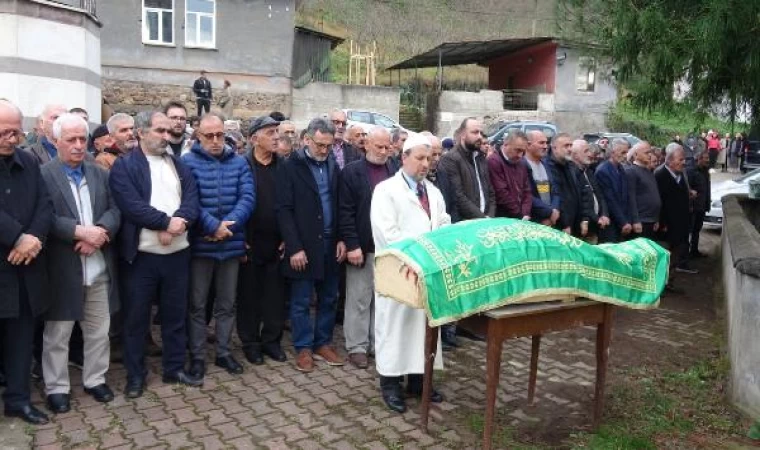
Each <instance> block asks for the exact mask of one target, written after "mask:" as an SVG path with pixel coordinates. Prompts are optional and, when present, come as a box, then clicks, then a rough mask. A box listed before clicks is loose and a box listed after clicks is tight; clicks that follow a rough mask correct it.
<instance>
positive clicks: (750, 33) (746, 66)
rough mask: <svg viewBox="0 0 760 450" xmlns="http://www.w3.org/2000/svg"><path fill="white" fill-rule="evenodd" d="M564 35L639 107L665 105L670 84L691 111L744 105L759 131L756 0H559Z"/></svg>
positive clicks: (759, 7)
mask: <svg viewBox="0 0 760 450" xmlns="http://www.w3.org/2000/svg"><path fill="white" fill-rule="evenodd" d="M557 7H558V9H559V10H558V15H557V17H563V18H566V20H565V21H564V23H559V24H558V26H559V28H560V30H561V34H562V35H563V37H566V38H569V39H574V40H577V41H580V42H582V43H585V44H588V45H589V48H592V49H593V50H592V51H593V52H594V53H595V54H596V55H597V56H598V57H600V58H603V59H605V60H606V61H607V62H609V63H611V66H612V67H614V70H613V71H612V74H611V75H612V77H613V78H614V79H615V81H616V82H617V83H618V84H620V85H621V86H623V87H625V88H626V89H628V90H629V91H631V92H632V99H631V100H632V103H633V104H634V105H635V106H637V107H639V108H642V109H652V108H655V107H658V108H663V107H664V108H670V107H672V106H673V105H674V98H673V94H674V86H675V84H676V83H677V82H680V81H684V82H685V83H686V85H688V86H689V87H690V89H689V91H688V93H687V94H686V96H685V99H684V101H686V102H689V103H690V104H692V105H693V106H694V107H695V108H696V109H697V110H698V111H701V112H706V111H709V110H710V109H711V108H712V107H713V106H714V105H715V104H716V103H720V102H728V104H729V105H730V111H729V115H730V117H731V120H732V121H734V120H735V118H736V115H737V111H738V110H739V108H741V107H744V106H746V107H748V108H749V110H750V112H751V117H752V132H753V134H760V40H759V39H757V34H758V32H759V31H760V1H757V0H752V1H748V0H558V6H557Z"/></svg>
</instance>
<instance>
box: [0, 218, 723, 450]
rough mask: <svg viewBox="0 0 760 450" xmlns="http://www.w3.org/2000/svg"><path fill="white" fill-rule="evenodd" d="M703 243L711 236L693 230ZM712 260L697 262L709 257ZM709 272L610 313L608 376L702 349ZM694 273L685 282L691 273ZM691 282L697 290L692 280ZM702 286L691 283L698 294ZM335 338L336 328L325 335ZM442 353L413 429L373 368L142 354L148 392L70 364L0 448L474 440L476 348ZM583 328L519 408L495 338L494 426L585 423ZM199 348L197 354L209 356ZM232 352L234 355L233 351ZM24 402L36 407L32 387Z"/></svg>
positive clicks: (523, 378) (550, 339)
mask: <svg viewBox="0 0 760 450" xmlns="http://www.w3.org/2000/svg"><path fill="white" fill-rule="evenodd" d="M704 235H705V238H703V243H704V244H703V245H704V248H706V249H708V250H710V251H712V252H713V255H715V246H716V244H717V243H718V235H716V234H714V233H705V234H704ZM715 258H716V257H715V256H713V258H712V259H710V260H707V261H705V262H701V263H700V265H701V266H703V267H708V266H709V265H713V264H716V263H717V259H715ZM714 278H715V275H714V274H713V275H705V276H701V277H698V278H691V279H688V278H685V279H682V281H680V282H681V283H684V284H687V285H689V286H688V289H687V295H686V296H679V297H670V298H668V297H666V298H664V299H663V302H662V305H661V308H660V309H658V310H654V311H647V312H636V311H619V312H618V314H617V317H616V325H615V329H614V335H613V340H612V344H611V360H610V370H611V374H610V379H609V382H608V392H609V391H610V389H609V387H610V385H614V383H615V373H616V372H618V371H622V370H627V369H629V368H631V367H636V366H637V365H645V364H646V365H649V364H659V365H663V366H668V365H675V366H678V365H679V364H680V363H684V364H686V363H688V361H691V360H693V359H694V358H695V356H694V355H700V354H703V353H704V351H705V350H704V349H705V348H712V347H713V346H714V337H713V330H714V328H715V322H714V321H715V317H714V313H713V311H712V307H711V299H710V293H709V292H707V293H706V294H707V295H704V294H705V292H704V286H711V285H712V283H714V282H716V281H719V280H717V279H714ZM692 280H698V281H697V282H696V284H694V281H692ZM700 286H702V287H700ZM700 289H702V291H700ZM340 335H342V330H341V329H340V328H338V329H336V336H340ZM463 343H464V346H463V347H462V348H460V349H458V350H456V351H455V352H453V353H446V355H445V360H446V370H445V371H444V372H443V373H441V374H438V375H437V386H438V388H439V390H440V391H441V392H442V393H443V394H444V395H445V396H446V398H447V401H446V402H444V403H442V404H441V405H435V406H434V409H433V411H432V424H431V434H430V435H425V434H422V433H421V432H420V431H419V429H418V428H417V425H418V419H419V416H418V414H417V412H416V411H417V409H418V403H417V402H416V401H414V400H410V401H409V406H410V411H409V412H407V413H406V414H405V415H397V414H393V413H391V412H389V411H388V410H387V409H386V408H385V406H384V405H383V403H382V400H381V398H380V393H379V389H378V386H377V377H376V373H375V372H374V371H373V370H357V369H354V368H353V367H351V366H345V367H338V368H335V367H327V366H325V365H323V364H321V365H318V369H317V370H316V371H315V372H314V373H312V374H308V375H305V374H301V373H299V372H297V371H296V370H295V369H294V368H293V365H292V359H293V354H292V351H290V350H289V351H290V353H289V357H290V361H289V362H286V363H273V362H272V361H269V360H268V361H267V363H266V365H264V366H258V367H255V366H251V365H249V364H247V363H245V366H246V373H245V374H244V375H242V376H231V375H228V374H227V373H226V372H224V371H222V370H220V369H218V368H216V367H214V366H213V365H211V366H210V370H209V372H210V373H209V374H208V376H207V378H206V384H205V385H204V386H203V388H201V389H192V388H180V387H174V386H167V385H164V384H162V383H161V381H160V377H159V376H157V375H156V374H157V373H159V372H158V369H159V365H160V362H159V360H158V359H156V358H151V359H150V360H149V361H150V366H151V369H152V370H151V374H150V375H149V379H148V383H149V385H148V390H147V392H146V394H145V395H144V396H143V398H141V399H138V400H135V401H130V400H126V399H125V398H124V397H123V395H121V390H122V389H123V386H124V369H123V367H122V366H121V365H120V364H117V365H114V366H113V367H112V369H111V371H110V373H109V375H108V380H109V383H110V384H111V386H112V387H113V388H114V389H115V391H116V392H117V397H116V400H115V401H114V402H112V403H110V404H108V405H101V404H98V403H96V402H94V401H93V400H91V399H90V397H89V396H87V395H86V394H84V392H83V390H82V386H81V383H80V381H79V378H80V373H79V371H78V370H75V369H73V370H72V379H73V382H74V383H75V386H74V389H73V402H72V407H73V409H72V411H71V412H70V413H68V414H63V415H59V416H55V417H53V420H52V421H51V423H50V424H48V425H46V426H42V427H38V428H36V429H35V428H33V427H28V426H25V425H24V424H23V423H21V422H18V421H9V420H7V419H4V418H0V447H1V448H4V449H5V448H25V447H27V446H28V445H30V444H29V442H30V441H33V446H34V447H35V448H40V449H58V448H118V449H128V448H211V449H213V448H241V449H242V448H264V449H266V448H270V449H291V448H292V449H353V448H364V449H394V450H396V449H410V450H411V449H418V448H420V449H422V448H424V449H445V448H457V449H469V448H478V447H479V439H480V436H479V435H478V434H477V432H476V430H478V429H479V427H480V426H481V424H482V417H483V407H484V391H485V384H484V381H485V375H484V369H485V359H484V355H485V346H484V345H483V344H481V343H476V342H472V341H463ZM593 352H594V331H593V330H592V329H579V330H574V331H571V332H563V333H553V334H550V335H547V336H545V337H544V339H543V340H542V353H541V358H540V362H539V374H538V391H537V398H536V402H535V404H534V405H527V404H526V401H525V394H526V389H527V380H528V361H529V353H530V342H529V340H527V339H523V340H516V341H510V342H508V343H507V344H506V345H505V347H504V356H503V362H502V375H501V385H500V389H499V392H498V396H499V415H498V417H497V426H498V427H501V428H507V427H509V428H511V429H514V430H516V431H517V432H518V433H519V434H520V436H521V438H523V440H525V439H528V440H530V441H533V442H541V443H548V444H550V445H551V444H555V445H557V444H558V445H560V446H561V442H562V441H563V440H564V439H566V438H567V437H568V436H569V435H570V434H571V433H574V432H577V431H580V430H587V429H588V428H589V425H590V411H591V406H592V396H593V381H594V376H595V369H594V353H593ZM210 356H211V355H209V360H211V358H210ZM236 356H238V357H239V359H240V360H241V361H242V360H243V358H242V355H241V354H240V353H239V351H238V352H237V353H236ZM34 402H35V404H37V405H38V406H39V407H43V406H44V402H43V401H42V395H41V386H39V385H37V386H35V389H34Z"/></svg>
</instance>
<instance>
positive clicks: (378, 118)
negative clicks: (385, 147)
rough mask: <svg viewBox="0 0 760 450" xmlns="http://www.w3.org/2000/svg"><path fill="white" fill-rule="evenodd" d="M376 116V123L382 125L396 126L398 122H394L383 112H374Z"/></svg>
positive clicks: (386, 126)
mask: <svg viewBox="0 0 760 450" xmlns="http://www.w3.org/2000/svg"><path fill="white" fill-rule="evenodd" d="M374 118H375V125H380V126H381V127H385V128H393V127H395V126H396V124H395V123H393V121H392V120H391V119H389V118H387V117H385V116H383V115H381V114H374Z"/></svg>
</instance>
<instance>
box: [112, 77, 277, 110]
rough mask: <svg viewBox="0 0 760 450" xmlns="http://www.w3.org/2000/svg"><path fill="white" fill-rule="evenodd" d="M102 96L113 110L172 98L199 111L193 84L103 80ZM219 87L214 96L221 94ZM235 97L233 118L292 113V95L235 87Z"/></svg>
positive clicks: (214, 107) (157, 103)
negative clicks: (247, 90)
mask: <svg viewBox="0 0 760 450" xmlns="http://www.w3.org/2000/svg"><path fill="white" fill-rule="evenodd" d="M102 89H103V96H104V97H105V99H106V100H108V103H109V104H110V105H111V108H113V110H114V112H124V113H127V114H134V113H137V112H139V111H145V110H148V109H158V108H161V107H163V105H165V104H166V103H168V102H169V101H172V100H177V101H180V102H182V103H184V104H185V106H186V107H187V112H188V114H189V115H195V114H196V112H197V111H196V105H195V96H194V95H193V91H192V89H191V87H190V86H177V85H171V84H152V83H139V82H134V81H121V80H109V79H103V84H102ZM220 93H221V91H220V90H216V94H215V95H217V96H218V95H219V94H220ZM233 96H234V97H235V103H234V105H235V106H234V109H233V117H232V118H234V119H248V118H250V117H253V116H260V115H264V114H269V113H270V112H272V111H281V112H283V113H284V114H286V115H287V114H289V113H290V101H291V100H290V96H289V95H286V94H275V93H267V92H237V91H235V90H234V88H233ZM211 110H212V111H214V112H218V113H221V108H220V107H219V106H218V105H216V104H212V105H211Z"/></svg>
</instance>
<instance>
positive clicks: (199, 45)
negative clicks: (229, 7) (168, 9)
mask: <svg viewBox="0 0 760 450" xmlns="http://www.w3.org/2000/svg"><path fill="white" fill-rule="evenodd" d="M189 1H190V0H185V20H184V23H185V47H187V48H200V49H210V50H215V49H216V13H217V9H216V0H209V1H211V2H213V5H214V12H213V13H204V12H198V11H190V9H189V8H188V5H187V4H188V2H189ZM190 14H193V15H194V16H195V21H196V29H195V32H196V36H195V37H196V38H198V39H196V42H195V43H194V44H190V43H189V41H188V39H187V37H188V33H189V27H188V26H187V24H188V21H189V20H188V16H189V15H190ZM201 17H211V21H212V24H213V29H212V30H211V44H203V43H200V42H199V39H200V36H201Z"/></svg>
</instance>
